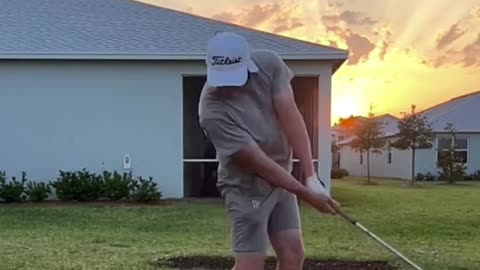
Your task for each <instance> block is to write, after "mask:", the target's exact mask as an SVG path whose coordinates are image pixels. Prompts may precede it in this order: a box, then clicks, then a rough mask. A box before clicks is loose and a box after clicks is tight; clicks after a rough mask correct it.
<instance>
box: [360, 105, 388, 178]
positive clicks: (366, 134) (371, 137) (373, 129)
mask: <svg viewBox="0 0 480 270" xmlns="http://www.w3.org/2000/svg"><path fill="white" fill-rule="evenodd" d="M372 110H373V107H372V106H370V112H369V113H368V118H367V119H365V120H364V121H362V122H360V123H359V124H358V126H357V128H356V129H355V130H354V135H355V139H354V140H353V141H352V148H353V149H355V150H357V151H359V152H360V153H363V152H366V153H367V182H368V183H370V153H371V152H373V153H381V149H382V148H383V147H384V146H385V142H386V140H385V138H384V137H383V136H384V133H383V130H382V128H383V123H381V122H379V121H377V119H375V115H374V114H373V112H372Z"/></svg>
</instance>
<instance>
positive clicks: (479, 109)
mask: <svg viewBox="0 0 480 270" xmlns="http://www.w3.org/2000/svg"><path fill="white" fill-rule="evenodd" d="M421 113H423V114H424V115H425V116H426V117H427V118H428V120H429V121H431V122H432V128H433V130H435V131H436V132H443V131H445V130H444V128H445V126H446V125H447V123H452V124H454V127H455V129H456V130H458V131H459V132H480V120H479V118H477V117H479V114H480V91H476V92H472V93H469V94H466V95H462V96H459V97H456V98H453V99H450V100H448V101H446V102H442V103H440V104H438V105H435V106H433V107H430V108H429V109H426V110H424V111H422V112H421Z"/></svg>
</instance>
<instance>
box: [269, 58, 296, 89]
mask: <svg viewBox="0 0 480 270" xmlns="http://www.w3.org/2000/svg"><path fill="white" fill-rule="evenodd" d="M272 54H273V57H272V68H273V72H272V75H273V82H272V93H273V94H278V93H282V92H283V91H292V86H291V84H290V82H291V80H292V79H293V77H294V74H293V72H292V71H291V70H290V68H289V67H288V66H287V64H286V63H285V62H284V61H283V60H282V58H280V56H279V55H278V54H277V53H274V52H273V53H272Z"/></svg>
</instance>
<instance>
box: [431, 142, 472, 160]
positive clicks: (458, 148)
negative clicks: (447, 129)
mask: <svg viewBox="0 0 480 270" xmlns="http://www.w3.org/2000/svg"><path fill="white" fill-rule="evenodd" d="M452 139H453V138H451V137H442V138H438V140H437V160H440V159H441V158H442V157H443V156H444V155H448V154H449V150H450V148H451V147H452ZM453 149H454V153H453V155H454V157H455V159H457V160H458V161H459V162H460V163H467V162H468V138H466V137H456V138H455V140H454V141H453Z"/></svg>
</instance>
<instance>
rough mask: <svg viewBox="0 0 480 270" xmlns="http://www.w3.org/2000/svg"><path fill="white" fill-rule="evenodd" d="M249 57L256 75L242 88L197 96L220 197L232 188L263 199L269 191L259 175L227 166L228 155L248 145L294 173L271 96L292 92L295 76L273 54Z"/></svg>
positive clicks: (259, 52)
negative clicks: (254, 145)
mask: <svg viewBox="0 0 480 270" xmlns="http://www.w3.org/2000/svg"><path fill="white" fill-rule="evenodd" d="M251 55H252V60H253V61H254V62H255V64H256V65H257V66H258V68H259V71H258V72H256V73H250V75H249V79H248V81H247V83H246V84H245V85H244V86H242V87H241V88H240V89H236V90H235V91H234V93H232V95H226V96H225V95H223V94H222V93H218V92H219V91H216V89H214V88H209V87H207V86H206V85H205V86H204V88H203V90H202V93H201V96H200V102H199V121H200V126H201V127H202V128H203V129H204V130H205V132H206V133H207V136H208V137H209V138H210V140H211V141H212V143H213V145H214V146H215V149H216V151H217V158H218V159H219V168H218V183H217V186H218V188H219V189H220V191H221V193H222V194H224V193H225V192H226V191H228V190H232V189H235V190H236V191H238V192H241V193H243V194H247V195H250V196H263V195H266V194H267V193H269V192H270V191H271V190H272V187H271V185H270V184H268V183H267V182H266V181H264V180H263V179H261V178H260V177H259V176H258V175H254V174H252V173H249V172H245V171H242V170H241V169H239V168H237V167H235V166H234V165H233V164H232V163H231V156H232V155H233V154H235V153H236V152H237V151H239V150H240V149H241V148H242V147H244V146H245V145H247V144H250V143H252V142H255V143H257V144H258V145H259V147H260V148H261V149H262V150H263V151H264V152H265V153H266V155H267V156H269V157H270V158H272V159H273V160H274V161H276V162H277V163H278V164H279V165H281V166H282V167H283V168H285V169H286V170H288V171H289V172H291V169H292V150H291V147H290V144H289V143H288V141H287V138H286V136H285V134H284V133H283V131H282V130H281V128H280V126H279V124H278V122H277V118H276V113H275V110H274V107H273V103H272V97H273V95H275V94H276V93H280V92H281V91H292V88H291V85H290V81H291V79H292V78H293V73H292V72H291V70H290V69H289V68H288V67H287V65H286V64H285V63H284V62H283V61H282V59H281V58H280V57H279V56H278V55H277V54H276V53H275V52H273V51H270V50H254V51H252V53H251ZM226 94H229V93H226Z"/></svg>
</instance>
